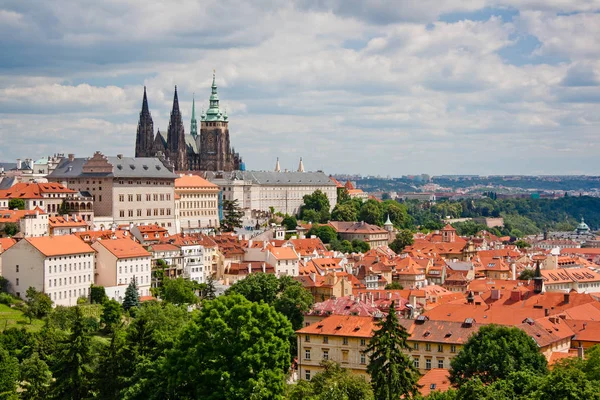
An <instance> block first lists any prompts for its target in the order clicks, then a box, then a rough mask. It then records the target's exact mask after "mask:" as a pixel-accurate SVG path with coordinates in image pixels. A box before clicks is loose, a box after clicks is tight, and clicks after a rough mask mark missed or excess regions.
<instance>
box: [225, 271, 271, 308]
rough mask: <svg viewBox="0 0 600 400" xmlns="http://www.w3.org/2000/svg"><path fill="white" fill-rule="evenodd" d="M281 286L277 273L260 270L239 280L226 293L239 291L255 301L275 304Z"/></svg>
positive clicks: (238, 292)
mask: <svg viewBox="0 0 600 400" xmlns="http://www.w3.org/2000/svg"><path fill="white" fill-rule="evenodd" d="M279 288H280V285H279V280H278V279H277V277H276V276H275V275H273V274H264V273H262V272H260V273H258V274H251V275H248V276H247V277H246V278H245V279H242V280H239V281H237V282H236V283H234V284H233V285H231V287H230V288H229V289H227V291H226V292H225V294H227V295H229V294H234V293H237V294H241V295H242V296H244V297H245V298H246V299H248V300H250V301H253V302H257V303H258V302H260V301H264V302H265V303H267V304H273V302H274V301H275V299H276V298H277V296H278V294H279Z"/></svg>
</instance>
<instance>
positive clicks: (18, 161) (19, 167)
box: [17, 158, 23, 169]
mask: <svg viewBox="0 0 600 400" xmlns="http://www.w3.org/2000/svg"><path fill="white" fill-rule="evenodd" d="M22 166H23V165H22V164H21V159H20V158H17V169H21V167H22Z"/></svg>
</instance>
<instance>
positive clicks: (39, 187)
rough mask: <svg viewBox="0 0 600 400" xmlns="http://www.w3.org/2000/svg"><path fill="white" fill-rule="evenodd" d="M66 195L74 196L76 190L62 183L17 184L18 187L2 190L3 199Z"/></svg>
mask: <svg viewBox="0 0 600 400" xmlns="http://www.w3.org/2000/svg"><path fill="white" fill-rule="evenodd" d="M49 193H65V194H74V193H77V192H76V191H75V190H72V189H69V188H67V187H65V186H63V185H61V184H60V183H29V182H27V183H26V182H23V183H17V184H16V185H14V186H12V187H10V188H8V189H5V190H0V198H2V199H42V198H44V197H45V196H44V194H49Z"/></svg>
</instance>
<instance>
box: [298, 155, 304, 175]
mask: <svg viewBox="0 0 600 400" xmlns="http://www.w3.org/2000/svg"><path fill="white" fill-rule="evenodd" d="M298 172H304V164H303V163H302V157H300V164H298Z"/></svg>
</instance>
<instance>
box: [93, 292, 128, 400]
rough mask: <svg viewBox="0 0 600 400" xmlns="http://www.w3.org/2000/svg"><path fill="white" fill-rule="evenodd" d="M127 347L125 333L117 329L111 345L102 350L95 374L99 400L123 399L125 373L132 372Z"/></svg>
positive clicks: (95, 387)
mask: <svg viewBox="0 0 600 400" xmlns="http://www.w3.org/2000/svg"><path fill="white" fill-rule="evenodd" d="M107 303H108V302H107ZM125 345H126V342H125V334H124V332H123V331H122V330H120V329H115V330H114V331H113V333H112V337H111V340H110V344H109V345H108V346H104V347H103V348H102V349H101V351H100V354H99V357H98V358H99V360H98V368H97V369H96V371H95V374H94V390H95V391H96V393H97V396H96V397H97V398H99V399H103V400H120V399H121V398H122V397H121V391H122V390H124V389H125V379H124V377H123V373H127V372H129V371H130V370H129V369H128V367H129V365H128V364H129V363H128V361H130V360H127V355H126V350H125Z"/></svg>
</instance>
